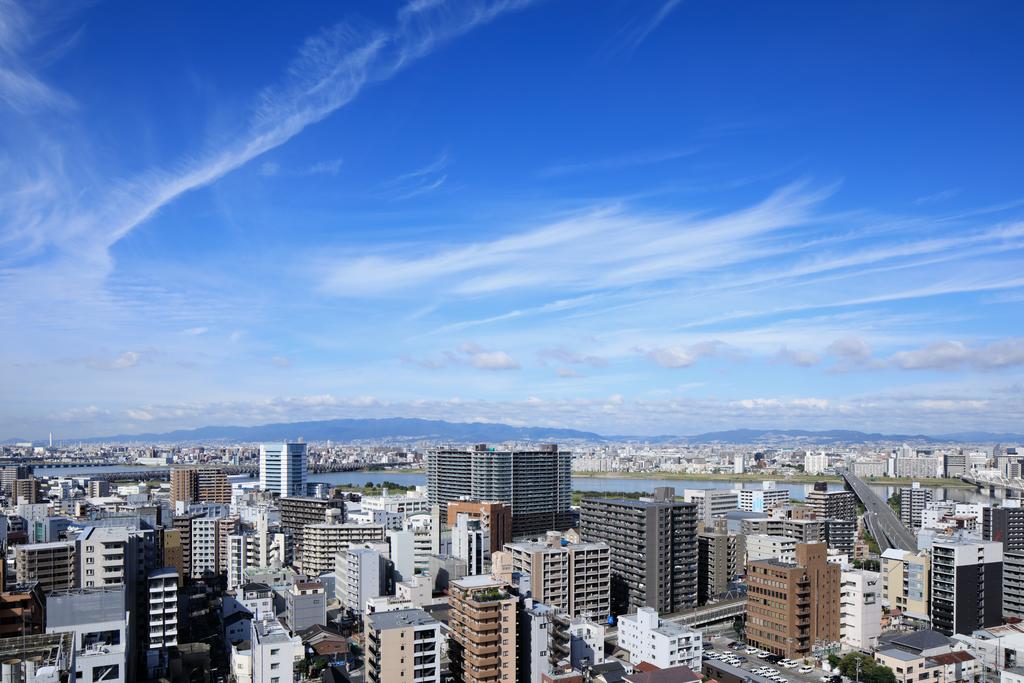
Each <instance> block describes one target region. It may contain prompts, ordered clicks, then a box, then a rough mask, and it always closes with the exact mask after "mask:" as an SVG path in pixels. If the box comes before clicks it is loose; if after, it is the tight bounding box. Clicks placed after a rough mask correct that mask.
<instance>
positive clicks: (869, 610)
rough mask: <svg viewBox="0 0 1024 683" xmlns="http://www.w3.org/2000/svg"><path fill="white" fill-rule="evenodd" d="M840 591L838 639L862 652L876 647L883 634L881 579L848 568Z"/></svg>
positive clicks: (876, 573)
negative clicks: (879, 637)
mask: <svg viewBox="0 0 1024 683" xmlns="http://www.w3.org/2000/svg"><path fill="white" fill-rule="evenodd" d="M842 577H843V583H842V586H841V588H840V590H839V638H840V640H841V641H842V643H843V645H845V646H846V647H849V648H852V649H854V650H861V651H863V652H870V651H872V650H873V649H874V648H875V646H877V645H878V636H879V635H881V633H882V579H881V574H879V573H878V572H869V571H864V570H857V569H850V570H846V571H844V572H843V573H842Z"/></svg>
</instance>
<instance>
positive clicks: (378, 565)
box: [334, 548, 388, 615]
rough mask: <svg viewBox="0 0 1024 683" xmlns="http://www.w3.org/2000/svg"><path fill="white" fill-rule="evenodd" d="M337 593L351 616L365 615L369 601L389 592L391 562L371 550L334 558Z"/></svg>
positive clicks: (357, 550)
mask: <svg viewBox="0 0 1024 683" xmlns="http://www.w3.org/2000/svg"><path fill="white" fill-rule="evenodd" d="M334 590H335V596H336V597H337V598H338V600H339V601H341V606H342V607H344V608H345V609H346V610H348V612H349V613H350V614H353V615H362V614H363V612H364V611H365V610H366V601H367V600H369V599H370V598H376V597H379V596H381V595H385V594H386V593H387V590H388V560H386V559H385V558H384V557H383V556H382V555H381V554H380V553H379V552H378V551H376V550H373V549H371V548H349V549H348V550H343V551H341V552H339V553H337V554H336V555H335V558H334Z"/></svg>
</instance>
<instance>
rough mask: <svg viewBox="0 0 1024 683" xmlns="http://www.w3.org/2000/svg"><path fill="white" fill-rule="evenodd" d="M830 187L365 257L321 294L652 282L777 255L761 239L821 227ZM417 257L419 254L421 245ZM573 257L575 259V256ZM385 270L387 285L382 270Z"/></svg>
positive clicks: (341, 266)
mask: <svg viewBox="0 0 1024 683" xmlns="http://www.w3.org/2000/svg"><path fill="white" fill-rule="evenodd" d="M831 192H832V189H831V188H826V189H818V190H809V189H807V188H806V187H805V186H804V185H803V184H794V185H790V186H787V187H785V188H782V189H780V190H778V191H776V192H775V193H773V194H772V195H771V196H769V197H768V198H766V199H765V200H763V201H761V202H759V203H757V204H755V205H753V206H750V207H748V208H745V209H741V210H738V211H734V212H730V213H726V214H724V215H721V216H717V217H710V218H703V217H701V218H698V217H695V216H692V215H686V214H683V215H678V214H675V215H642V214H636V213H629V212H627V211H625V210H624V209H623V207H621V206H609V207H600V208H597V209H594V210H591V211H588V212H585V213H582V214H579V215H574V216H571V217H568V218H564V219H562V220H557V221H555V222H552V223H549V224H546V225H542V226H541V227H538V228H533V229H529V230H526V231H523V232H519V233H516V234H511V235H507V236H503V237H498V238H495V239H493V240H491V241H486V242H478V243H475V244H469V245H465V246H461V247H452V248H449V249H444V250H440V251H437V252H436V253H434V254H430V255H425V256H394V255H388V254H381V255H379V256H376V255H374V256H364V257H362V258H355V259H353V258H350V257H346V258H344V259H343V260H342V261H341V262H340V263H330V262H324V263H322V264H321V269H322V270H323V271H324V273H325V274H324V280H323V285H322V288H323V290H324V291H326V292H328V293H335V294H338V295H344V296H374V295H388V294H389V293H391V292H393V291H396V290H402V289H406V288H409V287H417V286H425V285H431V284H434V283H437V282H442V283H443V284H442V287H443V288H444V289H446V290H448V291H449V292H451V293H454V294H461V295H480V294H488V293H494V292H499V291H503V290H522V289H540V288H549V287H558V288H560V289H568V290H575V291H579V290H588V289H589V290H596V289H605V288H609V287H623V286H629V285H635V284H642V283H649V282H656V281H661V280H666V279H670V278H673V277H679V276H681V275H684V274H687V273H693V272H697V271H701V270H705V269H707V268H708V267H709V266H710V265H711V264H714V265H716V266H718V267H721V266H724V265H728V264H735V263H738V262H741V261H743V260H748V259H752V258H754V257H756V256H764V255H767V254H769V253H772V252H773V249H775V248H777V247H773V246H772V245H769V244H767V243H762V242H760V241H758V239H757V238H759V237H764V236H767V235H769V234H771V233H777V232H781V231H784V230H787V229H793V228H798V227H801V226H804V225H807V224H808V223H810V222H812V221H813V220H815V216H814V211H813V209H814V207H815V206H817V205H818V204H819V203H820V202H821V201H823V200H824V199H825V198H826V197H828V196H829V195H830V194H831ZM417 251H420V252H421V251H422V249H420V248H419V247H417ZM567 252H569V253H571V258H569V257H568V256H569V254H567ZM380 272H387V273H388V277H387V278H380V277H376V276H375V274H376V273H380Z"/></svg>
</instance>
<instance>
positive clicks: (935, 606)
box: [931, 538, 1003, 636]
mask: <svg viewBox="0 0 1024 683" xmlns="http://www.w3.org/2000/svg"><path fill="white" fill-rule="evenodd" d="M1002 592H1003V545H1002V543H999V542H997V541H973V540H970V539H966V538H965V539H959V538H948V539H947V538H943V539H939V538H936V539H935V542H934V543H933V544H932V570H931V617H932V628H934V629H935V630H936V631H938V632H939V633H944V634H946V635H947V636H951V635H953V634H954V633H973V632H974V631H976V630H978V629H982V628H986V627H989V626H998V625H999V624H1001V623H1002V621H1003V599H1002Z"/></svg>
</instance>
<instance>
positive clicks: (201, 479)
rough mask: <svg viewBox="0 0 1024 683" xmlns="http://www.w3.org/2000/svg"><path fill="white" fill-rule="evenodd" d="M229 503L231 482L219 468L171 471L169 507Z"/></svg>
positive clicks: (188, 468) (193, 468)
mask: <svg viewBox="0 0 1024 683" xmlns="http://www.w3.org/2000/svg"><path fill="white" fill-rule="evenodd" d="M179 502H181V503H186V504H187V503H223V504H225V505H227V504H229V503H231V482H230V481H228V475H227V474H225V472H224V470H222V469H220V468H219V467H180V468H175V469H172V470H171V505H175V504H176V503H179Z"/></svg>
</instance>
